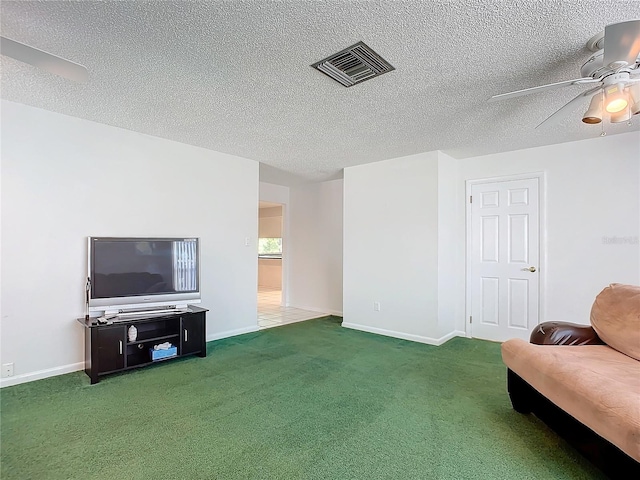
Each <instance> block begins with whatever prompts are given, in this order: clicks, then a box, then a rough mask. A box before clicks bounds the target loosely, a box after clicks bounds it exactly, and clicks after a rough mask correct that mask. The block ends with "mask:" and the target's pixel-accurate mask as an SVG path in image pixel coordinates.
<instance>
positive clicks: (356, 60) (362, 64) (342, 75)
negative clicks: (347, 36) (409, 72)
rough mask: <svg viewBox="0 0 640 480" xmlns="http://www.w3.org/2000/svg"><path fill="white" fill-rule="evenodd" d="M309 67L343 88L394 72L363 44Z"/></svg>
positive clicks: (387, 63)
mask: <svg viewBox="0 0 640 480" xmlns="http://www.w3.org/2000/svg"><path fill="white" fill-rule="evenodd" d="M311 66H312V67H313V68H317V69H318V70H320V71H321V72H322V73H324V74H326V75H328V76H330V77H331V78H333V79H334V80H335V81H337V82H340V83H341V84H342V85H344V86H345V87H351V86H352V85H355V84H356V83H360V82H364V81H365V80H369V79H371V78H374V77H378V76H380V75H382V74H383V73H387V72H390V71H392V70H395V68H393V66H391V64H390V63H389V62H387V61H386V60H385V59H384V58H382V57H381V56H380V55H378V54H377V53H376V52H374V51H373V50H371V49H370V48H369V47H367V46H366V45H365V44H364V42H358V43H356V44H355V45H352V46H350V47H349V48H345V49H344V50H342V51H341V52H338V53H336V54H334V55H331V56H330V57H327V58H325V59H324V60H321V61H319V62H317V63H314V64H313V65H311Z"/></svg>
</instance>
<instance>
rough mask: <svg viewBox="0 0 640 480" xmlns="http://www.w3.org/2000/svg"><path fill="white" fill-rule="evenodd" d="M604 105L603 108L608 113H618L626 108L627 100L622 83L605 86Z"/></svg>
mask: <svg viewBox="0 0 640 480" xmlns="http://www.w3.org/2000/svg"><path fill="white" fill-rule="evenodd" d="M604 98H605V102H604V103H605V107H604V109H605V110H606V111H607V112H609V113H618V112H621V111H622V110H624V109H625V108H627V105H628V104H629V101H628V100H627V95H626V94H625V91H624V85H622V84H621V83H617V84H615V85H610V86H608V87H605V93H604Z"/></svg>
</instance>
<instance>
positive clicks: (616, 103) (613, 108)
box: [606, 98, 629, 113]
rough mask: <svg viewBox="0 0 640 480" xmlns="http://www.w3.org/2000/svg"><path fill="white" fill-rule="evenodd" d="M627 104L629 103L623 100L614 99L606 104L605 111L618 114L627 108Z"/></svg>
mask: <svg viewBox="0 0 640 480" xmlns="http://www.w3.org/2000/svg"><path fill="white" fill-rule="evenodd" d="M628 104H629V102H627V101H626V100H625V99H624V98H616V99H614V100H611V101H610V102H609V103H607V106H606V110H607V112H609V113H618V112H621V111H623V110H624V109H625V108H627V105H628Z"/></svg>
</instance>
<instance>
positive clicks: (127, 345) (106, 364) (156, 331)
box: [78, 306, 207, 385]
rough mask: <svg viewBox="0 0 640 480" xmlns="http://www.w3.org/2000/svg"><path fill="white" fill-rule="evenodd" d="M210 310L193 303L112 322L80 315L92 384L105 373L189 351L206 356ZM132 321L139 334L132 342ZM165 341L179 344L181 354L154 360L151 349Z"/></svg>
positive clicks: (151, 362) (86, 359)
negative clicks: (173, 310) (179, 310)
mask: <svg viewBox="0 0 640 480" xmlns="http://www.w3.org/2000/svg"><path fill="white" fill-rule="evenodd" d="M206 312H207V309H205V308H200V307H194V306H189V311H188V312H183V313H175V314H165V315H162V316H158V315H155V316H153V315H149V316H145V315H144V314H140V315H136V316H134V317H126V318H122V319H118V320H116V319H114V321H113V323H112V324H110V325H104V324H99V323H98V320H97V319H96V318H89V319H85V318H78V322H80V323H81V324H82V325H83V326H84V327H85V331H84V332H85V333H84V371H85V372H86V374H87V375H88V376H89V378H90V379H91V384H92V385H93V384H94V383H98V382H99V380H100V377H102V376H103V375H108V374H110V373H115V372H121V371H124V370H130V369H132V368H140V367H144V366H147V365H151V364H153V363H158V362H162V361H165V360H170V359H173V358H178V357H184V356H186V355H198V356H199V357H206V356H207V346H206V337H207V335H206V325H207V322H206ZM132 325H134V326H135V327H136V329H137V330H138V334H137V338H136V340H135V341H131V342H130V341H129V337H128V330H129V327H130V326H132ZM164 342H170V343H172V344H173V345H174V346H176V347H177V354H176V355H175V356H172V357H169V358H163V359H159V360H151V354H150V352H149V349H152V348H153V346H154V345H158V344H161V343H164Z"/></svg>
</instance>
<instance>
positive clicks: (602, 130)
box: [600, 92, 607, 137]
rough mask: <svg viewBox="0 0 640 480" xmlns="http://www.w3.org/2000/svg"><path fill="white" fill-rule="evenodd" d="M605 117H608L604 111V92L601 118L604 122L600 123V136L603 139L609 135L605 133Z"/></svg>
mask: <svg viewBox="0 0 640 480" xmlns="http://www.w3.org/2000/svg"><path fill="white" fill-rule="evenodd" d="M605 115H606V112H605V109H604V92H602V113H601V116H602V120H603V121H601V122H600V136H601V137H604V136H605V135H606V134H607V132H605V131H604V116H605Z"/></svg>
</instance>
